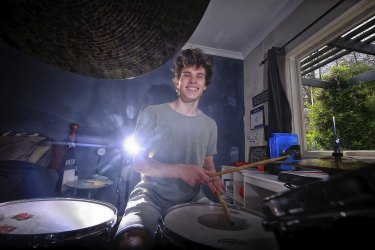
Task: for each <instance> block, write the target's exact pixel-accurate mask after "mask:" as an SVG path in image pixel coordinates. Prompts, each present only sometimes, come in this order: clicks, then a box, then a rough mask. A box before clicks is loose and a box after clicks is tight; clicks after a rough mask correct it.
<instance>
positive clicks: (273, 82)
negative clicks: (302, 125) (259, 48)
mask: <svg viewBox="0 0 375 250" xmlns="http://www.w3.org/2000/svg"><path fill="white" fill-rule="evenodd" d="M267 54H268V55H267V57H268V64H267V74H266V76H267V83H268V131H267V134H268V136H271V135H272V133H291V132H292V112H291V109H290V106H289V102H288V99H287V96H286V94H285V91H284V88H283V82H282V81H283V80H284V79H285V78H284V77H283V73H284V71H283V68H284V67H283V65H284V62H285V60H284V51H280V50H279V49H278V48H275V47H273V48H272V49H270V50H268V53H267ZM281 74H282V75H281Z"/></svg>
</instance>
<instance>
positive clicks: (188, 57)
mask: <svg viewBox="0 0 375 250" xmlns="http://www.w3.org/2000/svg"><path fill="white" fill-rule="evenodd" d="M213 64H214V59H213V58H212V57H211V56H209V55H207V54H204V53H203V51H202V50H201V49H198V48H196V49H185V50H182V51H181V53H180V54H179V55H178V56H177V58H176V61H175V63H174V65H173V68H172V72H173V73H174V77H173V82H174V83H175V84H177V83H178V80H179V79H180V77H181V71H182V69H183V68H186V67H191V66H194V67H196V68H199V67H203V68H204V69H205V70H206V83H205V85H206V86H208V85H209V84H210V80H211V76H212V67H213Z"/></svg>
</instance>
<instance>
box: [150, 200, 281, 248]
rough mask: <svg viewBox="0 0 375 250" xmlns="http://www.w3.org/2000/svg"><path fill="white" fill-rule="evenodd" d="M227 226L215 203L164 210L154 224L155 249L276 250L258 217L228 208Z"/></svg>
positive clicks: (234, 208) (218, 206)
mask: <svg viewBox="0 0 375 250" xmlns="http://www.w3.org/2000/svg"><path fill="white" fill-rule="evenodd" d="M228 209H229V211H230V215H231V217H232V220H233V224H231V223H230V222H229V220H228V218H227V217H226V215H225V214H224V210H223V207H222V206H221V205H220V204H216V203H187V204H181V205H177V206H174V207H172V208H170V209H169V210H167V211H166V212H165V213H164V214H163V217H162V218H161V219H160V220H159V222H158V229H157V233H156V239H157V242H158V244H159V245H161V246H162V245H164V246H174V247H178V248H181V249H235V250H243V249H247V250H267V249H277V246H278V245H277V241H276V240H275V238H274V235H273V234H272V233H268V232H266V231H265V230H264V229H263V227H262V217H261V216H260V214H256V213H253V212H250V211H249V210H246V209H243V208H238V207H235V206H232V205H228Z"/></svg>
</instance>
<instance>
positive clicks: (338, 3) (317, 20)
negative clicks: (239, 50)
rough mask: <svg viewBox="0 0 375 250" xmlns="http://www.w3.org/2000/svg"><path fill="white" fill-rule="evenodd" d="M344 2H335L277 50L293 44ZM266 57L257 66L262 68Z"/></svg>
mask: <svg viewBox="0 0 375 250" xmlns="http://www.w3.org/2000/svg"><path fill="white" fill-rule="evenodd" d="M344 1H345V0H341V1H339V2H337V3H336V4H335V5H333V6H332V7H331V8H329V9H328V10H327V11H326V12H324V13H323V14H322V15H321V16H320V17H318V18H317V19H315V21H314V22H312V23H311V24H310V25H308V26H307V27H306V28H304V29H303V30H302V31H301V32H299V33H298V34H297V35H295V36H294V37H293V38H292V39H290V40H289V41H288V42H287V43H285V44H284V45H283V46H281V48H279V51H282V50H283V49H284V48H285V47H286V46H287V45H288V44H289V43H291V42H293V41H294V40H295V39H296V38H297V37H299V36H300V35H301V34H303V33H304V32H305V31H306V30H308V29H309V28H310V27H311V26H313V25H314V24H316V23H317V22H319V21H320V20H321V19H322V18H323V17H325V16H326V15H327V14H328V13H329V12H331V11H332V10H333V9H335V8H336V7H337V6H339V5H340V4H341V3H342V2H344ZM267 60H268V57H266V58H265V59H264V60H263V61H261V62H260V64H259V66H262V65H263V64H264V63H265V62H267Z"/></svg>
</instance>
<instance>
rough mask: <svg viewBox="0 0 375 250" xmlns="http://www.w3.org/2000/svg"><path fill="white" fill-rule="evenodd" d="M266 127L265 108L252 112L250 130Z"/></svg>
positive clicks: (261, 107)
mask: <svg viewBox="0 0 375 250" xmlns="http://www.w3.org/2000/svg"><path fill="white" fill-rule="evenodd" d="M261 127H264V108H263V106H260V107H258V108H256V109H253V110H251V111H250V129H251V130H253V129H257V128H261Z"/></svg>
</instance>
